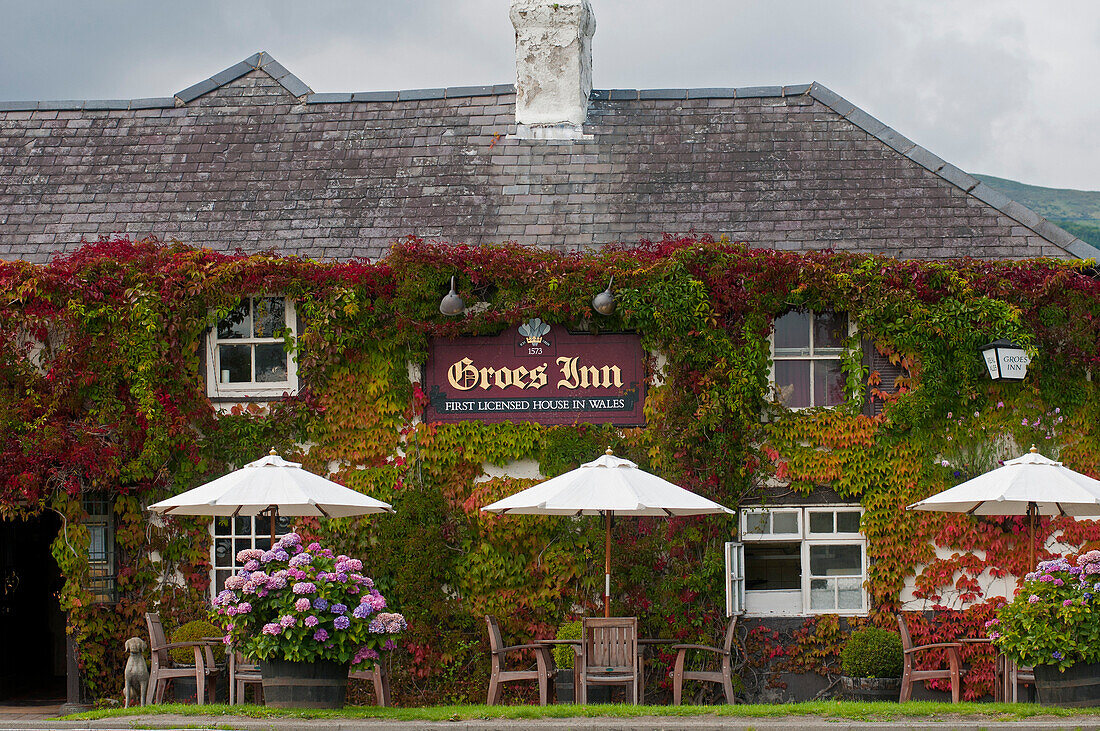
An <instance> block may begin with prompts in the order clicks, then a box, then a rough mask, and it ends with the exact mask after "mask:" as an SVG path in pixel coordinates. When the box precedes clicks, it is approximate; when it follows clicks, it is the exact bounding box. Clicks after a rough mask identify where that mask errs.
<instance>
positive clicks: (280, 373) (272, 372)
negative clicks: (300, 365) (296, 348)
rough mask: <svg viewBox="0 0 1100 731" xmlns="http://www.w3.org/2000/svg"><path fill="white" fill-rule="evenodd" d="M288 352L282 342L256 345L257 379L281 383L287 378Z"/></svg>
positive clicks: (263, 381) (262, 381) (261, 381)
mask: <svg viewBox="0 0 1100 731" xmlns="http://www.w3.org/2000/svg"><path fill="white" fill-rule="evenodd" d="M286 358H287V353H286V351H285V350H283V344H282V343H275V344H272V345H257V346H256V381H258V382H260V383H273V382H274V383H279V382H282V381H285V380H286Z"/></svg>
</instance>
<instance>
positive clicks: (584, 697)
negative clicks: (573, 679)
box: [577, 617, 642, 705]
mask: <svg viewBox="0 0 1100 731" xmlns="http://www.w3.org/2000/svg"><path fill="white" fill-rule="evenodd" d="M580 661H581V671H580V678H579V686H578V688H577V695H578V698H579V699H580V702H581V703H582V704H584V703H587V702H588V686H589V685H590V684H591V685H622V686H625V687H627V688H628V689H629V695H630V701H631V703H633V704H634V705H637V704H638V684H639V683H640V682H641V677H642V674H641V672H640V668H639V656H638V618H637V617H585V618H584V620H583V623H582V624H581V657H580Z"/></svg>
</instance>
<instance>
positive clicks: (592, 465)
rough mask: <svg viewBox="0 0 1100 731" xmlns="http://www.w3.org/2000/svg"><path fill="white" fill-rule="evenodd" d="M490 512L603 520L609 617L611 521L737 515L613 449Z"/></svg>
mask: <svg viewBox="0 0 1100 731" xmlns="http://www.w3.org/2000/svg"><path fill="white" fill-rule="evenodd" d="M482 510H484V511H486V512H490V513H508V514H516V515H603V516H604V525H605V541H604V615H605V616H609V615H610V613H611V516H613V515H637V516H642V515H652V516H672V515H713V514H717V513H726V514H733V513H734V511H733V510H730V509H729V508H727V507H725V506H723V505H719V504H718V503H716V502H714V501H712V500H708V499H706V498H705V497H703V496H701V495H696V494H695V493H693V492H691V491H689V490H685V489H684V488H682V487H680V486H679V485H674V484H673V483H671V482H669V481H668V480H664V479H661V478H660V477H657V476H656V475H653V474H650V473H649V472H646V471H645V470H643V469H639V467H638V465H636V464H634V463H633V462H631V461H630V460H629V459H622V458H621V457H616V456H615V455H614V454H612V453H611V449H610V448H608V450H607V453H606V454H604V455H603V456H602V457H599V458H598V459H595V460H593V461H592V462H586V463H585V464H582V465H581V466H580V467H578V468H577V469H575V470H572V471H570V472H566V473H565V474H563V475H558V476H557V477H554V478H552V479H549V480H546V481H545V482H540V483H539V484H537V485H534V486H532V487H529V488H527V489H526V490H522V491H521V492H517V493H516V494H515V495H512V496H511V497H506V498H504V499H503V500H498V501H496V502H495V503H492V504H491V505H486V506H485V507H484V508H482Z"/></svg>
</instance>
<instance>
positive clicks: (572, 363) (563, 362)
mask: <svg viewBox="0 0 1100 731" xmlns="http://www.w3.org/2000/svg"><path fill="white" fill-rule="evenodd" d="M557 363H558V365H559V366H561V380H560V381H558V388H579V387H580V383H579V381H578V380H577V359H576V358H566V357H565V356H562V357H561V358H558V360H557Z"/></svg>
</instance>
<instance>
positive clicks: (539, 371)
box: [528, 363, 546, 388]
mask: <svg viewBox="0 0 1100 731" xmlns="http://www.w3.org/2000/svg"><path fill="white" fill-rule="evenodd" d="M528 385H529V386H531V388H542V387H543V386H545V385H546V364H545V363H543V364H542V365H540V366H539V367H538V368H535V369H533V370H532V371H531V380H530V381H529V382H528Z"/></svg>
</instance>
